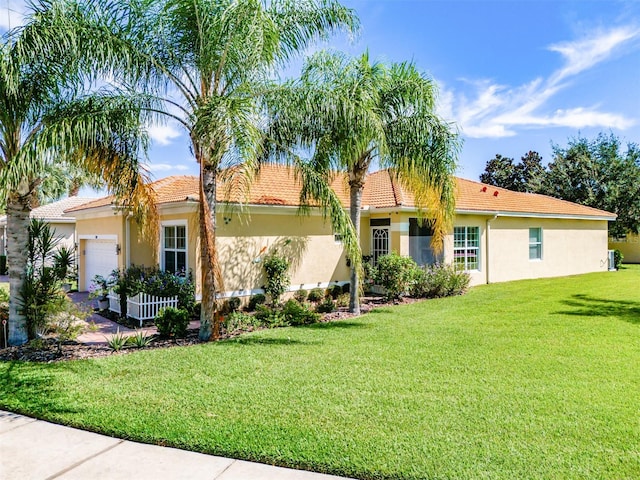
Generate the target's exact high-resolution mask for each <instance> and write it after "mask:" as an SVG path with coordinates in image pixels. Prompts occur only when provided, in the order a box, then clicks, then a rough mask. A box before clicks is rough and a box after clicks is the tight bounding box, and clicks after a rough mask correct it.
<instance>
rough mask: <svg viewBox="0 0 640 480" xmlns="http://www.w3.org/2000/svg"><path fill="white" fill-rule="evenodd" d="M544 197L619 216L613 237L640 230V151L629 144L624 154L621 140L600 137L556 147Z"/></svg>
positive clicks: (580, 139)
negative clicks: (546, 195) (549, 196)
mask: <svg viewBox="0 0 640 480" xmlns="http://www.w3.org/2000/svg"><path fill="white" fill-rule="evenodd" d="M553 155H554V159H553V161H552V162H551V163H549V172H548V174H547V176H546V181H545V193H547V194H548V195H551V196H554V197H557V198H561V199H563V200H568V201H570V202H576V203H579V204H582V205H587V206H589V207H594V208H599V209H602V210H606V211H609V212H613V213H616V214H617V215H618V219H617V220H616V221H615V222H611V223H610V224H609V231H610V233H611V234H613V235H620V234H624V233H627V232H629V231H633V232H637V231H638V229H639V228H640V148H638V145H636V144H634V143H629V144H628V145H627V148H626V150H625V151H622V145H621V143H620V140H619V139H618V137H616V136H615V135H613V134H609V135H605V134H602V133H601V134H599V135H598V136H597V138H596V139H595V140H588V139H587V138H584V137H578V138H573V139H570V140H569V144H568V146H567V147H565V148H563V147H560V146H559V145H554V146H553Z"/></svg>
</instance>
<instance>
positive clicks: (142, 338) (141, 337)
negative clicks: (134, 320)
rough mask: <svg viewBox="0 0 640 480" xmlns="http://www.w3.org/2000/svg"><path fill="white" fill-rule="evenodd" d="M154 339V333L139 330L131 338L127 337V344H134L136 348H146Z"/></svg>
mask: <svg viewBox="0 0 640 480" xmlns="http://www.w3.org/2000/svg"><path fill="white" fill-rule="evenodd" d="M152 340H153V335H147V334H146V333H144V331H142V330H137V329H136V333H135V334H134V335H132V336H130V337H129V338H127V344H129V345H132V346H134V347H136V348H144V347H148V346H149V345H150V344H151V341H152Z"/></svg>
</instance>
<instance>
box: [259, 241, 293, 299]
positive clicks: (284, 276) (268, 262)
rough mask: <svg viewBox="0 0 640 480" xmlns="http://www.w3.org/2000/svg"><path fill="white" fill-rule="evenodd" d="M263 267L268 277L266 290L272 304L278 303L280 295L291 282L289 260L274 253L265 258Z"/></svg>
mask: <svg viewBox="0 0 640 480" xmlns="http://www.w3.org/2000/svg"><path fill="white" fill-rule="evenodd" d="M263 268H264V272H265V274H266V277H267V280H266V284H265V286H264V291H265V292H266V293H267V295H269V297H270V299H271V305H278V304H279V303H280V297H281V296H282V294H283V293H284V292H286V291H287V289H288V288H289V285H290V284H291V278H290V277H289V260H287V259H286V258H284V257H283V256H280V255H278V254H277V253H274V254H272V255H269V256H268V257H267V258H265V259H264V263H263Z"/></svg>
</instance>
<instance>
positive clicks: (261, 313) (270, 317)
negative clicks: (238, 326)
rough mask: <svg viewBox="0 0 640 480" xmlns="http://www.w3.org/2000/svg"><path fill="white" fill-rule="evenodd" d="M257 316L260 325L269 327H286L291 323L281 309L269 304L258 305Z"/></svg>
mask: <svg viewBox="0 0 640 480" xmlns="http://www.w3.org/2000/svg"><path fill="white" fill-rule="evenodd" d="M255 317H256V319H257V320H258V321H259V322H260V325H264V326H266V327H269V328H274V327H286V326H288V325H289V324H288V323H287V321H286V320H285V318H284V316H283V315H282V312H281V310H279V309H277V308H274V307H270V306H268V305H258V306H257V307H256V315H255Z"/></svg>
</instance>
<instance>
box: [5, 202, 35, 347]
mask: <svg viewBox="0 0 640 480" xmlns="http://www.w3.org/2000/svg"><path fill="white" fill-rule="evenodd" d="M31 197H32V194H31V193H28V194H27V195H24V196H21V195H19V194H17V193H14V192H12V193H11V194H10V195H9V197H8V199H7V264H8V267H9V292H10V297H9V345H22V344H24V343H27V341H28V340H29V336H28V329H27V317H26V316H25V315H23V314H22V313H20V305H19V292H20V291H21V290H22V288H23V284H24V279H25V270H26V266H27V251H28V245H29V222H30V217H29V214H30V213H31V200H32V198H31Z"/></svg>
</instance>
